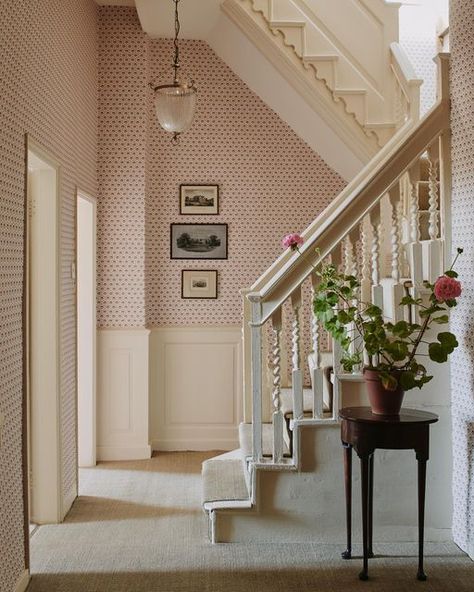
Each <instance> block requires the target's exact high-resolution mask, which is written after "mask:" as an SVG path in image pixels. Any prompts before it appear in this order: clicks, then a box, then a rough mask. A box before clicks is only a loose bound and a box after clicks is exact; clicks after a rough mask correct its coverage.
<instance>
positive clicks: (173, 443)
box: [151, 439, 239, 452]
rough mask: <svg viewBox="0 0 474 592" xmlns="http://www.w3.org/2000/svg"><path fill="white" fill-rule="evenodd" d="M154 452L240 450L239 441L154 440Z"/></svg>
mask: <svg viewBox="0 0 474 592" xmlns="http://www.w3.org/2000/svg"><path fill="white" fill-rule="evenodd" d="M151 447H152V449H153V450H157V451H160V450H161V451H165V452H170V451H174V450H180V451H182V450H235V449H236V448H239V440H238V439H235V440H224V439H221V440H217V439H209V440H198V439H189V440H152V442H151Z"/></svg>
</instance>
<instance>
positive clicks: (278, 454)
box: [271, 309, 283, 462]
mask: <svg viewBox="0 0 474 592" xmlns="http://www.w3.org/2000/svg"><path fill="white" fill-rule="evenodd" d="M272 326H273V344H272V351H271V356H272V374H273V389H272V405H273V417H272V419H273V462H280V461H281V460H282V458H283V413H282V411H281V345H280V342H281V309H278V311H277V312H276V313H275V314H274V315H273V316H272Z"/></svg>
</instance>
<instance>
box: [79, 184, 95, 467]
mask: <svg viewBox="0 0 474 592" xmlns="http://www.w3.org/2000/svg"><path fill="white" fill-rule="evenodd" d="M80 199H82V200H84V201H87V202H89V203H90V204H91V206H92V254H91V255H92V260H93V269H92V287H91V290H92V299H93V303H92V327H93V330H92V365H93V368H92V401H91V408H92V410H91V413H92V417H91V421H92V434H91V440H92V441H91V442H90V443H89V444H90V449H91V452H90V456H89V459H88V460H87V461H86V463H85V464H84V465H83V466H95V464H96V461H97V331H96V329H95V328H96V327H97V312H96V308H97V306H96V305H97V263H96V261H97V200H96V199H95V198H94V197H91V196H90V195H88V194H87V193H84V192H83V191H81V190H80V189H79V188H77V189H76V326H78V322H79V320H78V318H79V317H78V315H79V306H78V298H79V289H78V284H77V280H78V279H79V252H78V248H79V244H78V240H79V230H80V229H79V222H78V209H79V200H80ZM78 350H79V343H78V340H76V364H77V368H76V380H77V382H78V381H79V365H78V364H79V356H78ZM76 391H77V396H78V397H79V389H78V384H77V385H76ZM78 410H79V401H78V404H77V406H76V411H77V412H78ZM76 425H77V426H78V428H79V422H78V417H77V418H76ZM77 433H78V436H77V437H78V454H79V429H78V430H77Z"/></svg>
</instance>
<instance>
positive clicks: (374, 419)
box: [339, 407, 438, 425]
mask: <svg viewBox="0 0 474 592" xmlns="http://www.w3.org/2000/svg"><path fill="white" fill-rule="evenodd" d="M339 419H345V420H347V421H355V422H357V423H369V424H370V423H372V424H373V423H379V424H380V423H384V424H389V425H393V424H416V423H419V424H428V423H436V422H437V421H438V416H437V415H436V414H434V413H429V412H428V411H419V410H418V409H407V408H402V409H401V411H400V415H374V414H373V413H372V411H371V409H370V407H344V408H343V409H341V410H340V411H339Z"/></svg>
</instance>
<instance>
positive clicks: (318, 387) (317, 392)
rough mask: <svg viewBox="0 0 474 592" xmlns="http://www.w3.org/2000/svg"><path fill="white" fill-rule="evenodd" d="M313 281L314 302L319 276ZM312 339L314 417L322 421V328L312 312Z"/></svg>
mask: <svg viewBox="0 0 474 592" xmlns="http://www.w3.org/2000/svg"><path fill="white" fill-rule="evenodd" d="M311 280H312V287H311V293H312V296H313V297H312V300H313V301H314V295H315V293H316V286H317V283H318V278H317V276H316V275H315V274H314V273H313V275H312V276H311ZM311 337H312V342H313V352H314V367H313V368H312V369H311V373H312V376H311V385H312V388H313V417H314V418H315V419H320V418H322V417H323V370H322V368H321V347H320V326H319V321H318V318H317V316H316V315H315V314H314V311H312V314H311Z"/></svg>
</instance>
